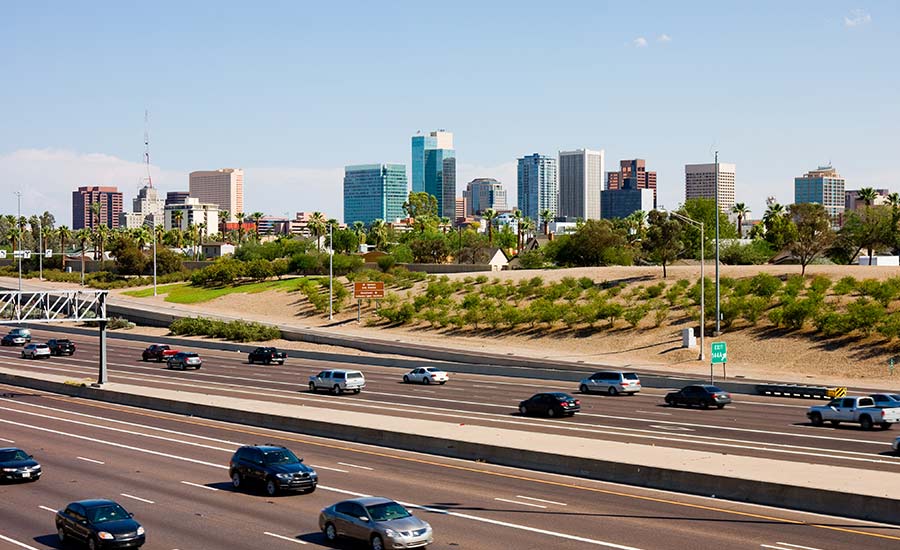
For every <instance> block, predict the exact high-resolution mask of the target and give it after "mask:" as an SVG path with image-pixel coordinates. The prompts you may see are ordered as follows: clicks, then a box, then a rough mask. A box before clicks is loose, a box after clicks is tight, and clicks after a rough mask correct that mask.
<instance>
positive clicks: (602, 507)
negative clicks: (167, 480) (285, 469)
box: [116, 411, 894, 548]
mask: <svg viewBox="0 0 900 550" xmlns="http://www.w3.org/2000/svg"><path fill="white" fill-rule="evenodd" d="M125 415H126V418H130V417H131V416H133V415H132V413H131V412H130V411H129V412H126V413H125ZM141 419H142V420H143V421H145V422H146V421H147V418H146V417H142V418H141ZM168 420H169V421H171V419H168ZM184 420H185V421H186V422H189V425H190V427H191V428H192V431H193V432H196V430H195V429H194V428H196V425H197V423H196V422H195V421H194V420H193V419H184ZM132 423H133V424H138V422H132ZM204 424H205V423H204ZM139 429H143V428H139ZM204 429H205V430H213V431H212V432H210V433H209V435H212V436H215V435H218V436H219V437H225V438H226V439H224V441H230V439H232V438H233V437H232V436H233V435H234V434H233V433H229V432H231V431H232V430H237V431H238V433H240V434H243V435H246V434H245V432H246V431H247V429H246V428H244V427H232V428H231V429H230V430H229V428H228V426H227V425H226V426H225V427H224V428H223V427H213V426H205V428H204ZM222 430H225V433H222ZM276 434H277V432H276ZM190 435H191V434H187V433H182V434H181V437H184V438H189V437H190ZM194 435H196V434H194ZM260 435H262V436H265V437H271V436H272V435H274V434H272V433H271V432H269V431H265V432H263V433H262V434H260ZM117 437H118V436H117ZM203 437H207V436H203ZM282 437H283V439H281V440H278V441H277V442H280V443H284V444H286V445H288V446H289V447H293V448H295V449H297V446H298V443H299V444H300V445H304V444H305V445H308V444H309V442H310V438H305V437H301V438H298V436H294V435H290V434H284V435H283V436H282ZM298 439H299V441H298ZM313 439H316V438H313ZM326 441H327V440H326ZM153 442H154V444H156V443H157V440H153ZM178 445H182V446H183V444H178ZM325 445H326V448H327V445H328V443H327V442H326V443H325ZM338 447H339V450H338V453H337V455H336V456H333V457H325V456H317V455H316V452H317V451H318V450H320V449H321V448H322V440H319V445H317V446H315V448H314V449H313V450H312V451H311V454H312V458H313V459H314V460H316V461H320V462H325V461H328V460H329V458H330V459H331V460H335V461H336V462H335V463H336V464H339V465H341V463H342V462H343V461H341V459H343V460H344V461H346V460H348V458H347V457H346V455H345V453H346V452H347V450H346V446H345V445H344V444H338ZM196 449H200V452H201V453H208V452H211V451H210V450H208V449H207V448H206V447H198V448H196ZM196 449H195V448H194V447H191V448H190V450H191V451H195V450H196ZM177 451H178V449H173V450H170V451H168V450H167V452H171V453H177ZM357 452H361V453H362V456H357V457H355V458H353V459H352V460H353V463H350V462H343V464H342V465H343V467H344V468H346V470H345V472H346V473H345V474H343V475H342V476H340V477H346V478H348V479H352V478H353V477H354V475H362V476H365V478H370V477H371V476H376V475H377V481H376V484H378V485H379V487H382V486H383V480H385V479H390V480H395V479H399V480H400V481H401V482H405V481H407V480H410V479H411V480H414V481H415V480H417V479H422V477H420V476H424V479H427V480H428V482H429V483H430V485H429V486H428V487H427V488H428V489H433V490H436V491H437V496H438V497H439V498H441V500H435V497H432V498H430V499H429V498H427V497H428V496H429V495H428V494H427V493H428V491H427V490H426V491H423V488H422V487H421V486H420V485H419V484H416V483H414V484H413V486H411V487H407V488H405V489H404V490H403V493H406V494H408V491H412V492H414V493H415V494H416V496H417V498H418V499H419V500H418V501H417V503H418V504H423V503H424V505H425V506H428V507H440V508H442V509H446V510H451V511H453V512H454V513H462V514H466V515H468V514H471V513H472V512H479V513H486V514H490V517H489V519H493V520H495V521H510V522H511V521H514V520H516V518H518V520H519V521H520V522H521V518H522V517H524V516H531V515H540V516H547V515H551V516H553V517H554V521H553V525H554V528H556V529H559V528H560V526H562V525H568V520H567V518H569V517H574V518H576V521H575V522H574V523H573V524H572V528H574V529H578V528H579V526H582V527H583V525H584V524H585V521H586V520H585V518H588V521H589V520H590V519H598V518H599V519H602V520H614V521H616V524H615V526H614V527H613V529H614V530H615V531H616V532H619V531H625V532H628V531H635V530H641V529H642V528H643V529H644V530H646V527H645V526H644V523H646V519H647V518H651V517H652V518H654V519H655V520H656V521H655V523H657V524H664V525H662V526H660V525H657V526H656V527H655V528H654V529H653V534H654V535H658V534H659V532H660V531H659V529H660V528H662V529H663V532H665V536H664V541H665V544H663V545H661V546H655V547H661V548H671V547H702V548H705V547H710V548H712V547H718V546H717V545H720V544H722V543H726V542H728V543H731V545H733V544H734V543H735V542H736V541H745V540H753V537H755V538H756V539H758V540H759V541H760V544H765V543H771V542H774V541H775V539H773V538H769V537H776V535H777V537H776V538H777V539H778V540H781V539H786V540H792V541H794V542H795V543H797V542H798V541H800V542H802V541H804V540H805V541H809V540H821V539H822V538H823V535H821V534H819V533H818V532H816V534H815V535H814V538H813V539H810V535H809V534H807V533H805V530H806V529H805V528H809V526H808V525H805V523H807V522H809V518H808V517H807V518H805V519H799V520H797V519H790V518H787V517H776V516H777V515H778V514H775V515H770V514H773V512H772V511H771V510H768V511H765V512H760V510H759V509H757V508H761V507H746V506H743V508H744V509H745V510H746V509H748V508H751V509H752V511H751V512H749V513H748V512H746V511H740V510H734V509H731V510H729V509H728V508H726V506H731V507H738V506H739V505H735V504H733V503H722V502H721V501H710V500H708V499H697V498H693V497H681V496H679V498H685V499H688V500H693V501H695V502H700V504H693V505H690V504H686V503H684V502H675V501H672V500H671V496H670V495H671V494H670V493H663V492H659V491H655V492H654V491H638V490H633V489H631V488H628V489H627V491H631V492H635V493H643V495H644V496H643V498H638V495H636V494H626V493H625V492H623V490H622V488H617V487H616V486H614V485H611V484H599V483H592V482H585V481H584V480H572V479H571V478H565V477H563V476H548V475H544V476H537V477H533V474H531V473H530V472H525V473H524V475H523V473H522V472H521V471H518V470H514V469H505V468H496V467H486V466H485V465H473V466H472V467H470V466H466V464H467V463H465V462H464V461H444V462H446V464H444V465H442V467H444V468H448V467H450V468H452V469H453V474H452V480H451V481H449V482H448V481H446V479H447V478H446V476H445V477H443V478H442V477H439V476H435V475H433V472H429V471H427V470H426V471H422V472H421V473H420V472H418V471H417V468H420V467H422V466H423V465H424V466H428V467H434V465H435V462H434V460H433V459H432V458H431V457H421V455H419V457H416V455H414V454H413V453H402V454H400V455H395V454H394V453H393V452H390V451H385V450H379V449H377V448H374V450H373V448H371V447H360V449H359V450H358V451H357ZM182 453H184V450H182ZM307 454H310V453H307ZM410 457H412V460H410ZM152 458H155V457H152ZM204 458H205V459H206V460H210V459H212V457H201V459H204ZM126 460H127V457H125V458H116V462H117V463H118V462H122V463H124V462H126ZM310 462H311V461H310ZM410 462H412V466H411V465H410ZM423 463H424V464H423ZM468 464H471V463H468ZM461 465H462V466H461ZM144 468H145V467H144ZM187 468H188V469H190V468H191V465H188V467H187ZM363 468H370V470H362V471H360V470H361V469H363ZM486 468H491V469H492V470H493V471H490V470H487V469H486ZM145 470H146V468H145ZM170 471H171V468H168V467H167V468H166V469H165V470H164V471H162V472H160V473H159V474H158V475H159V476H163V475H165V474H166V473H167V472H170ZM321 473H323V474H327V473H328V471H323V472H321ZM486 475H491V476H494V477H493V478H492V479H491V480H490V482H489V483H485V482H484V480H483V479H481V478H482V477H483V476H486ZM526 476H527V477H526ZM225 477H227V474H226V476H225ZM560 480H563V481H560ZM525 481H528V483H523V482H525ZM207 483H208V484H213V486H214V484H215V483H216V482H215V481H212V480H210V481H208V482H207ZM323 483H324V482H323ZM448 483H449V485H448ZM529 484H530V485H531V486H528V485H529ZM488 486H489V487H490V493H489V494H488V495H487V496H484V495H478V494H475V495H472V494H470V493H469V492H468V491H467V489H466V488H469V487H488ZM601 486H605V487H607V489H605V490H604V489H600V490H597V489H596V488H597V487H601ZM610 487H612V489H610ZM591 489H594V490H593V491H591ZM142 490H144V491H146V492H145V493H143V494H150V495H153V493H152V492H150V491H151V489H149V488H148V489H143V488H142ZM579 493H581V494H579ZM597 494H599V495H601V498H599V499H598V498H597V496H596V495H597ZM647 495H649V496H647ZM395 498H396V497H395ZM648 502H649V503H651V504H652V505H653V506H658V507H660V508H663V509H655V510H647V509H646V507H645V506H644V505H646V504H647V503H648ZM635 503H637V504H635ZM566 506H569V508H566ZM672 508H677V510H676V511H673V510H672ZM783 512H784V511H779V513H782V514H783ZM716 514H720V515H721V514H724V515H726V516H727V517H728V518H730V519H728V520H723V518H722V517H714V516H715V515H716ZM711 516H713V517H711ZM818 519H821V518H818ZM827 519H828V525H829V526H830V527H832V528H833V529H830V531H834V532H835V533H840V536H839V537H838V538H840V537H846V536H848V535H853V536H861V535H858V534H855V533H854V531H858V530H859V529H865V530H872V531H873V532H876V533H877V532H886V533H888V536H891V535H890V533H891V532H893V531H894V530H891V529H888V530H886V531H885V530H884V529H880V530H877V529H873V527H872V526H869V525H864V524H856V523H847V522H836V523H835V521H834V519H833V518H827ZM792 521H800V522H802V523H803V524H793V523H791V522H792ZM603 525H604V526H605V527H609V523H608V522H606V523H603ZM710 526H713V527H712V528H710ZM748 526H749V527H751V529H750V531H753V532H748V531H747V529H745V527H748ZM702 528H705V529H711V530H712V531H713V532H712V533H706V534H705V535H704V543H702V544H699V545H698V544H697V540H696V539H697V533H696V532H697V529H702ZM760 528H763V530H764V533H763V534H760V533H759V532H758V530H759V529H760ZM801 528H803V529H801ZM814 529H822V527H814ZM676 533H681V534H682V536H684V537H685V540H684V541H681V540H678V539H677V538H675V537H676V535H675V534H676ZM644 536H646V533H645V535H644ZM834 536H836V535H834V533H828V535H827V536H826V537H825V538H828V537H832V538H833V537H834ZM748 537H751V538H749V539H748ZM654 540H656V539H655V538H654V537H653V536H651V537H650V539H649V542H648V539H645V538H641V540H640V541H639V542H640V544H643V545H644V547H652V546H647V544H650V542H652V541H654ZM885 540H889V539H885ZM675 542H677V544H676V545H675V546H672V544H673V543H675ZM844 542H846V541H844ZM635 544H637V542H636V543H635ZM475 547H478V546H475ZM526 547H528V546H526Z"/></svg>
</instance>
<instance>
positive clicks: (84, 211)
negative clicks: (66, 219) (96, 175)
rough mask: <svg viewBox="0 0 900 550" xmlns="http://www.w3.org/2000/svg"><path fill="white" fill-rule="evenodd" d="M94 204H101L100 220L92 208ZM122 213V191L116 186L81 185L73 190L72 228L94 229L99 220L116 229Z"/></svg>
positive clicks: (102, 223)
mask: <svg viewBox="0 0 900 550" xmlns="http://www.w3.org/2000/svg"><path fill="white" fill-rule="evenodd" d="M93 204H100V216H99V220H98V219H97V216H95V215H94V213H93V211H92V210H91V206H92V205H93ZM121 214H122V193H120V192H119V189H118V188H116V187H79V188H78V189H77V190H76V191H72V229H84V228H86V227H87V228H89V229H93V228H95V227H98V221H99V225H105V226H106V227H109V228H110V229H115V228H117V227H119V218H120V216H121Z"/></svg>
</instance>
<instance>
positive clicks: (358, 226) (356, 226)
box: [353, 221, 366, 244]
mask: <svg viewBox="0 0 900 550" xmlns="http://www.w3.org/2000/svg"><path fill="white" fill-rule="evenodd" d="M365 228H366V224H364V223H363V222H361V221H355V222H353V232H354V233H356V242H358V243H359V244H363V236H364V235H365Z"/></svg>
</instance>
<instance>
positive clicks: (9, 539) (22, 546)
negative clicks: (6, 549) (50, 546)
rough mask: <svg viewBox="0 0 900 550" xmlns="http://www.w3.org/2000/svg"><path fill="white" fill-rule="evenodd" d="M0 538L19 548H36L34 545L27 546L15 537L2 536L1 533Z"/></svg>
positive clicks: (32, 549) (30, 549)
mask: <svg viewBox="0 0 900 550" xmlns="http://www.w3.org/2000/svg"><path fill="white" fill-rule="evenodd" d="M0 540H5V541H6V542H8V543H10V544H15V545H16V546H18V547H19V548H26V549H27V550H38V549H37V548H35V547H34V546H28V545H27V544H25V543H24V542H19V541H17V540H16V539H11V538H9V537H6V536H3V535H0Z"/></svg>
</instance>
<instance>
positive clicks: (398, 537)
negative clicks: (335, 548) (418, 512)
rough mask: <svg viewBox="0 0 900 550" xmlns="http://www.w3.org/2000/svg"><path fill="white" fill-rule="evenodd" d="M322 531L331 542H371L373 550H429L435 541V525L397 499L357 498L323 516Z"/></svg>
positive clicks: (321, 513)
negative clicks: (395, 500)
mask: <svg viewBox="0 0 900 550" xmlns="http://www.w3.org/2000/svg"><path fill="white" fill-rule="evenodd" d="M319 529H321V530H322V532H323V533H324V534H325V539H326V540H328V542H329V543H332V544H333V543H334V542H335V541H336V540H337V539H338V537H347V538H351V539H356V540H362V541H366V542H368V543H369V547H370V548H372V550H384V549H386V548H390V549H393V548H425V547H426V546H428V545H429V544H431V543H432V542H434V536H433V533H432V530H431V525H429V524H428V522H425V521H423V520H421V519H419V518H417V517H416V516H414V515H412V514H411V513H410V512H409V510H407V509H406V508H404V507H403V506H402V505H400V504H398V503H396V502H394V501H393V500H390V499H386V498H382V497H366V498H354V499H352V500H344V501H341V502H338V503H337V504H334V505H332V506H329V507H328V508H325V509H324V510H322V511H321V512H320V513H319Z"/></svg>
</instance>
